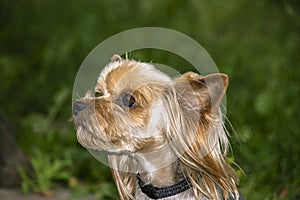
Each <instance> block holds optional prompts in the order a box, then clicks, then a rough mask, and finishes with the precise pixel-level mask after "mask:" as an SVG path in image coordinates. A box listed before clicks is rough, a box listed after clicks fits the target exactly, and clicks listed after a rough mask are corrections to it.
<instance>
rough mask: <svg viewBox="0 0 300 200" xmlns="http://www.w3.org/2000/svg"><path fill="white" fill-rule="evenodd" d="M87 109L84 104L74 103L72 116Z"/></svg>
mask: <svg viewBox="0 0 300 200" xmlns="http://www.w3.org/2000/svg"><path fill="white" fill-rule="evenodd" d="M86 108H87V106H86V104H85V103H83V102H79V101H77V102H75V103H74V105H73V115H74V116H76V115H78V113H79V112H81V111H84V110H85V109H86Z"/></svg>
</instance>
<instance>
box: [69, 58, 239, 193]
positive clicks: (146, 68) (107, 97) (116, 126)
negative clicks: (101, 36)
mask: <svg viewBox="0 0 300 200" xmlns="http://www.w3.org/2000/svg"><path fill="white" fill-rule="evenodd" d="M115 58H116V59H113V61H112V62H111V63H109V64H108V65H107V66H106V67H105V68H104V70H103V71H102V72H101V73H100V76H99V78H98V81H97V85H96V87H95V90H94V91H93V92H88V93H87V94H86V95H85V97H83V98H81V99H78V100H77V101H76V103H75V104H74V105H73V117H74V122H75V126H76V129H77V139H78V141H79V142H80V144H82V145H83V146H84V147H86V148H88V149H96V150H105V151H107V152H109V153H116V154H126V153H140V152H151V151H154V150H157V149H159V148H162V147H163V146H165V145H168V146H169V147H170V149H171V150H172V151H173V153H174V154H175V155H176V156H177V158H178V159H179V160H180V161H181V164H182V166H183V169H184V170H185V175H186V176H188V177H189V178H190V179H191V180H192V182H191V183H192V185H193V186H195V188H196V189H195V194H197V193H199V194H200V193H201V194H206V195H207V194H208V195H209V193H210V191H212V190H213V191H215V193H217V191H216V187H215V185H218V186H219V187H220V188H221V190H222V191H223V193H224V195H225V196H228V194H229V193H230V192H232V191H236V186H235V182H236V176H235V173H234V171H233V170H232V169H231V167H230V166H229V165H228V164H227V163H226V161H225V154H226V151H227V145H228V140H227V136H226V132H225V130H224V127H223V125H224V124H223V120H222V115H221V112H220V109H219V105H220V103H221V100H222V98H223V96H224V94H225V91H226V88H227V86H228V77H227V76H226V75H225V74H211V75H207V76H201V75H199V74H196V73H192V72H188V73H186V74H184V75H182V76H180V77H177V78H174V79H172V78H170V77H169V76H168V75H166V74H164V73H162V72H161V71H159V70H157V69H156V68H155V67H154V66H153V65H151V64H148V63H142V62H138V61H134V60H128V59H126V60H125V59H121V58H120V57H115ZM115 177H119V179H122V178H121V176H118V174H117V175H115ZM117 179H118V178H117ZM117 181H119V182H120V181H121V184H119V185H118V187H119V186H120V187H119V189H121V190H123V191H125V190H126V189H125V190H124V188H122V187H123V186H125V187H127V186H128V184H127V183H122V180H117ZM127 182H130V181H128V180H127ZM133 182H134V181H133ZM126 184H127V185H126ZM131 185H132V184H131ZM128 191H129V192H128ZM128 191H127V192H128V193H132V192H133V191H134V189H132V188H128ZM125 192H126V191H125ZM123 195H124V194H123ZM125 196H126V195H125Z"/></svg>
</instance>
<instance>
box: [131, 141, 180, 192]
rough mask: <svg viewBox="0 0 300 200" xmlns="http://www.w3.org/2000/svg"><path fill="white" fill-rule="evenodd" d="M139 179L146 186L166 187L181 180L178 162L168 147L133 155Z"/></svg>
mask: <svg viewBox="0 0 300 200" xmlns="http://www.w3.org/2000/svg"><path fill="white" fill-rule="evenodd" d="M135 159H136V161H137V162H138V165H139V168H138V173H139V174H140V178H141V179H142V180H143V181H144V182H145V183H147V184H152V185H154V186H157V187H167V186H170V185H173V184H175V183H177V182H179V181H181V180H182V179H183V174H182V172H181V170H180V166H179V162H178V160H177V159H176V157H175V155H174V153H173V152H172V151H171V149H170V147H169V146H168V145H165V146H163V147H162V148H160V149H158V150H155V151H153V152H150V153H138V154H136V155H135Z"/></svg>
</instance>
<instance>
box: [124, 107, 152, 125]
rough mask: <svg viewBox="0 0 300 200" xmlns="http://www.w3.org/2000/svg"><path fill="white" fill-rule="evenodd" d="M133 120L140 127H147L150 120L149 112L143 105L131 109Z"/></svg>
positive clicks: (130, 113)
mask: <svg viewBox="0 0 300 200" xmlns="http://www.w3.org/2000/svg"><path fill="white" fill-rule="evenodd" d="M129 115H130V119H131V121H132V122H133V123H134V124H135V125H136V126H138V127H146V126H147V125H148V123H149V121H150V116H149V112H148V110H147V109H145V108H142V107H136V108H134V109H132V110H130V111H129Z"/></svg>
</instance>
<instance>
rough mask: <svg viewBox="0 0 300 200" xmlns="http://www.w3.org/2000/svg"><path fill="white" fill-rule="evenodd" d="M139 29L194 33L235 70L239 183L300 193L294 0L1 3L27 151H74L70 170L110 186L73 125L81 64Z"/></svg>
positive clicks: (12, 95) (254, 194) (262, 195)
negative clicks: (102, 46)
mask: <svg viewBox="0 0 300 200" xmlns="http://www.w3.org/2000/svg"><path fill="white" fill-rule="evenodd" d="M141 26H158V27H166V28H171V29H174V30H177V31H180V32H182V33H185V34H187V35H189V36H191V37H192V38H194V39H195V40H197V41H198V42H199V43H201V44H202V45H203V46H204V48H205V49H206V50H207V51H208V52H209V53H210V54H211V56H212V58H213V59H214V60H215V62H216V63H217V65H218V67H219V70H220V71H221V72H224V73H227V74H229V77H230V80H231V82H230V87H229V89H228V93H227V116H228V118H229V120H230V121H231V123H232V124H233V127H234V128H235V130H236V137H232V138H231V141H232V146H233V150H234V156H235V161H236V162H237V163H239V165H240V167H241V168H242V169H243V170H244V171H245V174H246V176H244V177H242V178H241V187H240V188H241V190H242V192H243V193H244V195H245V196H246V197H247V198H248V199H299V198H300V178H299V177H300V165H299V162H300V154H299V152H300V146H299V145H298V142H299V141H300V126H299V121H300V116H299V115H300V112H299V111H300V104H299V97H300V84H299V82H300V81H299V78H298V75H299V74H300V59H299V52H300V3H299V1H296V0H263V1H245V0H236V1H234V0H229V1H226V2H221V1H217V0H204V1H197V0H190V1H180V0H163V1H148V0H140V1H134V0H128V1H119V0H111V1H109V0H106V1H96V0H85V1H80V0H77V1H67V0H60V1H58V0H51V1H39V0H27V1H22V0H15V1H9V0H2V1H0V27H1V29H0V80H1V84H0V92H1V96H0V105H1V112H2V113H4V114H5V115H6V116H7V117H8V118H10V119H11V120H12V121H13V122H14V123H15V125H16V127H17V128H18V139H19V142H20V144H21V145H22V147H23V148H24V149H25V150H26V152H27V153H28V154H29V155H31V156H33V157H34V153H33V152H35V151H36V149H38V151H39V152H41V153H43V154H45V155H47V156H48V157H49V158H51V159H58V160H61V159H64V158H65V157H64V156H66V155H68V158H69V159H70V162H71V163H72V164H71V165H70V166H69V165H68V166H64V168H65V170H70V173H71V174H72V175H74V176H76V179H78V180H80V181H83V182H84V181H88V182H89V183H94V184H95V185H97V184H98V185H100V186H101V185H102V186H103V187H104V188H111V185H110V184H111V177H110V172H109V169H108V168H107V167H104V166H103V165H101V164H100V163H99V162H98V161H96V159H94V158H92V157H91V156H90V155H89V154H88V153H87V152H86V151H85V150H84V149H83V148H81V147H80V146H79V145H78V144H77V143H76V136H75V131H74V130H73V129H72V123H68V120H69V117H70V115H71V91H72V85H73V81H74V79H75V76H76V72H77V70H78V68H79V66H80V64H81V62H82V61H83V59H84V58H85V56H86V55H87V54H88V53H89V51H90V50H92V49H93V48H94V47H95V46H96V45H97V44H98V43H100V42H101V41H103V40H105V39H106V38H108V37H110V36H112V35H114V34H116V33H119V32H121V31H124V30H128V29H131V28H136V27H141ZM132 56H133V57H135V58H136V59H140V60H143V61H155V62H160V63H163V64H166V65H170V66H174V67H175V68H177V69H179V68H180V69H181V70H182V71H185V70H187V68H186V67H188V65H186V63H185V62H184V61H182V60H180V59H178V58H175V57H174V55H172V56H170V55H168V53H162V52H160V51H147V50H145V51H142V52H136V53H134V52H133V55H132ZM70 179H71V180H74V177H73V178H70ZM107 184H108V186H107ZM100 186H99V187H100ZM103 187H102V188H103ZM103 190H104V191H107V190H108V189H103ZM102 194H103V193H100V196H99V199H101V198H102V199H103V198H104V197H103V196H101V195H102ZM104 195H105V193H104Z"/></svg>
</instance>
